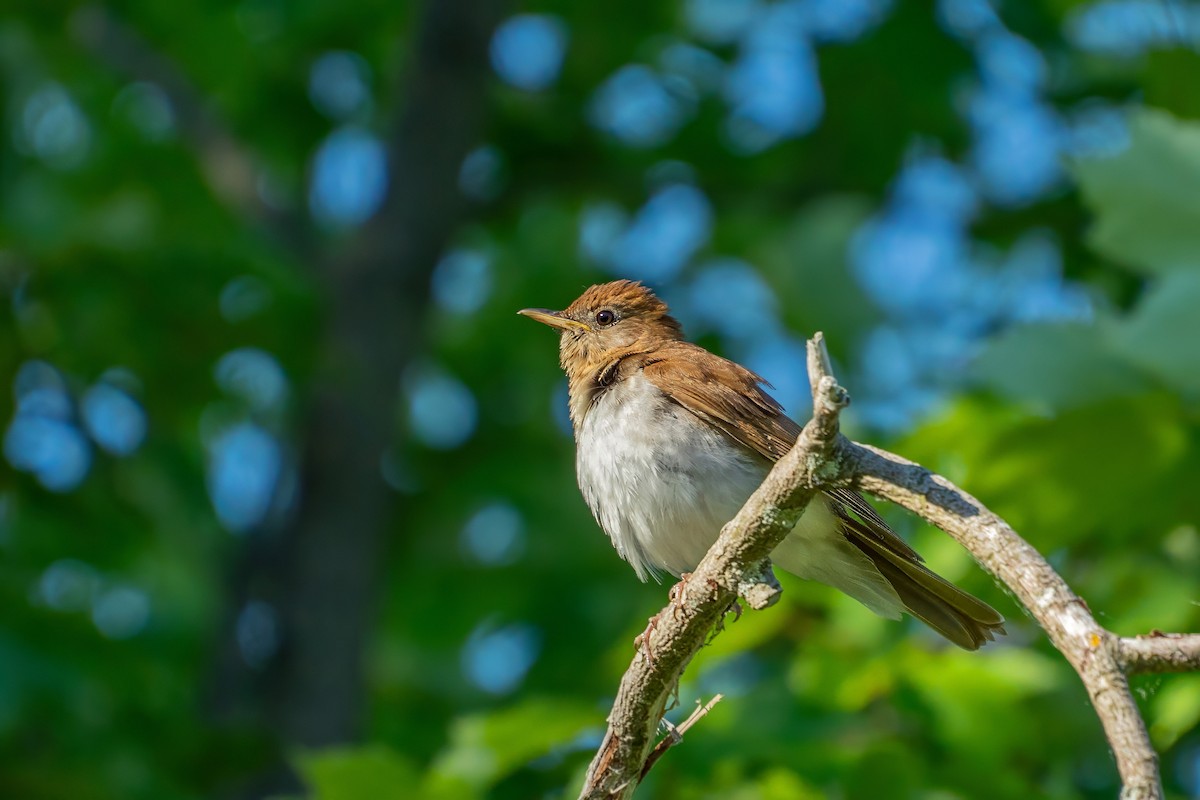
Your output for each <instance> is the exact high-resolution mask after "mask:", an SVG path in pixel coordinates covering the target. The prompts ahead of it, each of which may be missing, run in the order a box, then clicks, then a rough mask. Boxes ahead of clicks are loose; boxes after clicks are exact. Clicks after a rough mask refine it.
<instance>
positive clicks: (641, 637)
mask: <svg viewBox="0 0 1200 800" xmlns="http://www.w3.org/2000/svg"><path fill="white" fill-rule="evenodd" d="M657 627H658V614H655V615H654V616H652V617H650V619H648V620H646V629H645V630H644V631H642V632H641V633H639V634H638V635H637V636H635V637H633V647H634V649H635V650H637V649H640V650H641V651H642V655H643V656H645V658H646V663H647V664H648V665H650V666H651V667H653V666H654V655H653V654H652V653H651V652H650V635H651V634H652V633H654V629H655V628H657Z"/></svg>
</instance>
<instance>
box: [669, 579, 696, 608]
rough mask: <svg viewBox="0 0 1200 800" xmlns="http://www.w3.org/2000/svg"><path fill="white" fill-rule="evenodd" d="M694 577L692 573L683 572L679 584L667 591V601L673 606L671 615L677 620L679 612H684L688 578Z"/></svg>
mask: <svg viewBox="0 0 1200 800" xmlns="http://www.w3.org/2000/svg"><path fill="white" fill-rule="evenodd" d="M690 577H692V573H690V572H681V573H680V574H679V582H678V583H676V584H675V585H674V586H672V587H671V588H670V589H668V590H667V600H669V601H670V604H671V615H672V616H674V617H675V619H679V612H680V611H682V610H683V589H684V587H685V586H687V582H688V578H690Z"/></svg>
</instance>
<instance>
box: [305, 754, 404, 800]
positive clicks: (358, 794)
mask: <svg viewBox="0 0 1200 800" xmlns="http://www.w3.org/2000/svg"><path fill="white" fill-rule="evenodd" d="M296 767H297V768H298V769H299V770H300V774H301V775H302V776H303V778H304V780H305V782H306V783H307V784H308V785H309V788H310V789H311V790H312V794H311V797H312V798H313V800H364V798H371V800H389V798H395V800H403V798H412V797H413V788H414V786H416V785H417V783H418V779H419V778H418V775H419V773H418V772H417V771H416V769H415V768H414V767H413V765H412V764H410V763H409V762H408V761H407V760H406V759H404V758H403V757H401V756H400V755H399V754H398V753H395V752H393V751H392V750H390V749H388V748H386V747H383V746H381V745H370V746H367V747H345V748H330V749H328V750H320V751H316V752H311V753H307V754H304V755H301V756H299V757H298V758H297V759H296Z"/></svg>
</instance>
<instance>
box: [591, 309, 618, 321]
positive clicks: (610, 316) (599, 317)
mask: <svg viewBox="0 0 1200 800" xmlns="http://www.w3.org/2000/svg"><path fill="white" fill-rule="evenodd" d="M616 321H617V315H616V314H614V313H613V312H611V311H609V310H608V309H607V308H606V309H604V310H603V311H597V312H596V324H597V325H612V324H613V323H614V322H616Z"/></svg>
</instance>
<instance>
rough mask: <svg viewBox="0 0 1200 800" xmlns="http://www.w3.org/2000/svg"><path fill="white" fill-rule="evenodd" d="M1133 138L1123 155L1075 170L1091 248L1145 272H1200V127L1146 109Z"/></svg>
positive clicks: (1134, 124) (1134, 120)
mask: <svg viewBox="0 0 1200 800" xmlns="http://www.w3.org/2000/svg"><path fill="white" fill-rule="evenodd" d="M1129 133H1130V144H1129V147H1128V148H1126V149H1125V150H1123V151H1122V152H1121V153H1119V154H1117V155H1115V156H1112V157H1110V158H1103V159H1086V160H1082V161H1079V162H1076V164H1075V165H1074V172H1075V175H1076V177H1077V178H1078V179H1079V183H1080V186H1081V187H1082V189H1083V195H1084V199H1085V201H1086V202H1087V204H1088V205H1089V206H1091V208H1092V210H1093V211H1094V212H1095V213H1096V222H1095V225H1094V226H1093V227H1092V229H1091V231H1090V233H1089V236H1088V239H1089V241H1090V243H1091V245H1092V247H1094V248H1095V249H1096V251H1097V252H1099V253H1101V254H1103V255H1105V256H1107V257H1109V258H1111V259H1113V260H1114V261H1117V262H1120V263H1122V264H1125V265H1127V266H1130V267H1133V268H1134V269H1137V270H1139V271H1141V272H1145V273H1164V272H1171V271H1173V270H1177V269H1183V268H1189V267H1197V266H1200V203H1198V202H1197V200H1196V198H1198V197H1200V124H1197V123H1193V122H1181V121H1179V120H1176V119H1175V118H1174V117H1172V116H1171V115H1169V114H1167V113H1165V112H1162V111H1153V110H1143V111H1140V112H1138V113H1136V114H1134V115H1132V116H1131V117H1130V120H1129Z"/></svg>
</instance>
